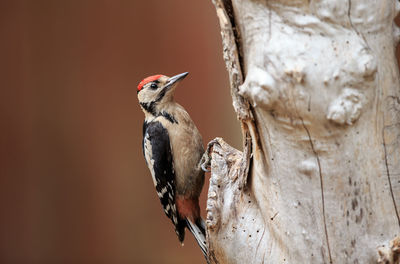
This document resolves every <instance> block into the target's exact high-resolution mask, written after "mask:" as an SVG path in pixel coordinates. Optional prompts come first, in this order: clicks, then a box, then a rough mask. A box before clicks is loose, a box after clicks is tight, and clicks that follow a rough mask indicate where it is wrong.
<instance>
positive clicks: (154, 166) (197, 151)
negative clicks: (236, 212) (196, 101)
mask: <svg viewBox="0 0 400 264" xmlns="http://www.w3.org/2000/svg"><path fill="white" fill-rule="evenodd" d="M187 75H188V72H184V73H181V74H178V75H175V76H173V77H168V76H165V75H162V74H157V75H152V76H149V77H147V78H145V79H143V80H142V81H141V82H140V83H139V85H138V86H137V96H138V101H139V105H140V107H141V109H142V111H143V112H144V116H145V119H144V123H143V141H142V146H143V155H144V157H145V161H146V164H147V167H148V168H149V170H150V173H151V176H152V180H153V183H154V186H155V188H156V191H157V195H158V197H159V199H160V201H161V205H162V207H163V209H164V213H165V214H166V216H167V217H168V218H169V219H171V221H172V223H173V225H174V227H175V232H176V235H177V236H178V239H179V241H180V242H181V244H182V245H183V241H184V238H185V228H188V229H189V230H190V231H191V233H192V234H193V236H194V238H195V239H196V242H197V243H198V245H199V246H200V248H201V250H202V252H203V254H204V256H205V257H206V259H207V245H206V231H205V230H206V228H205V223H204V220H203V219H202V218H201V216H200V206H199V196H200V193H201V190H202V188H203V184H204V171H203V170H202V168H201V164H200V163H201V159H202V156H203V154H204V147H203V140H202V137H201V134H200V132H199V130H198V129H197V127H196V125H195V124H194V122H193V120H192V119H191V118H190V116H189V114H188V113H187V112H186V110H185V109H184V108H183V107H182V106H181V105H179V104H178V103H177V102H176V101H175V99H174V93H175V89H176V87H177V86H178V83H180V82H181V81H182V80H183V79H184V78H185V77H186V76H187Z"/></svg>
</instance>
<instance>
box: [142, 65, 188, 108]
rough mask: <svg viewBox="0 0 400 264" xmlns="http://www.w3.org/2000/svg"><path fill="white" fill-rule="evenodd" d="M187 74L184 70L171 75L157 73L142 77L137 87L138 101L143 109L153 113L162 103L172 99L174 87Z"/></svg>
mask: <svg viewBox="0 0 400 264" xmlns="http://www.w3.org/2000/svg"><path fill="white" fill-rule="evenodd" d="M188 74H189V73H188V72H184V73H181V74H178V75H175V76H173V77H168V76H165V75H162V74H158V75H153V76H149V77H147V78H145V79H143V80H142V81H141V82H140V83H139V85H138V87H137V95H138V99H139V103H140V105H141V107H142V108H143V110H145V111H147V112H149V113H151V114H153V115H155V113H157V112H159V109H160V108H162V105H164V104H166V103H169V102H171V101H173V98H174V91H175V88H176V87H177V85H178V83H179V81H181V80H182V79H183V78H185V77H186V76H187V75H188Z"/></svg>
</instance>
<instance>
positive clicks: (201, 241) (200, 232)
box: [186, 218, 208, 263]
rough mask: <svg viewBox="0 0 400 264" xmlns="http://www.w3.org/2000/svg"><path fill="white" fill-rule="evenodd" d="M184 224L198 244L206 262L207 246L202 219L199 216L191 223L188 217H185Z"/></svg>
mask: <svg viewBox="0 0 400 264" xmlns="http://www.w3.org/2000/svg"><path fill="white" fill-rule="evenodd" d="M186 224H187V227H188V229H189V230H190V232H191V233H192V234H193V236H194V238H195V239H196V242H197V244H198V245H199V247H200V249H201V251H202V252H203V255H204V257H205V258H206V260H207V263H208V248H207V242H206V230H205V223H204V220H203V219H201V218H199V219H198V220H196V223H193V222H192V221H191V220H190V219H189V218H186Z"/></svg>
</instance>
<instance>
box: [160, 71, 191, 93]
mask: <svg viewBox="0 0 400 264" xmlns="http://www.w3.org/2000/svg"><path fill="white" fill-rule="evenodd" d="M188 74H189V73H188V72H184V73H181V74H177V75H175V76H173V77H171V78H169V79H168V81H167V83H166V85H165V88H167V89H170V88H172V87H173V86H174V84H175V83H177V82H179V81H182V80H183V79H184V78H185V77H186V76H187V75H188Z"/></svg>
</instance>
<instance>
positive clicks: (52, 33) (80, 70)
mask: <svg viewBox="0 0 400 264" xmlns="http://www.w3.org/2000/svg"><path fill="white" fill-rule="evenodd" d="M0 36H1V37H0V39H1V41H0V55H1V56H0V58H1V62H2V63H0V65H1V66H0V79H1V84H2V87H1V90H0V91H1V95H0V98H1V104H0V118H1V119H0V120H1V132H0V141H1V145H0V146H1V148H0V158H1V166H0V170H1V177H0V208H1V211H0V212H1V214H0V263H116V264H119V263H204V258H203V256H202V254H201V251H200V250H199V249H198V247H197V245H196V244H195V242H194V240H193V238H192V237H191V235H190V234H188V233H187V236H186V241H185V246H184V247H183V248H182V247H181V245H180V243H179V242H178V239H177V237H176V235H175V233H174V230H173V226H172V224H171V223H170V221H169V219H167V218H166V217H165V215H164V213H163V211H162V209H161V205H160V202H159V200H158V198H157V195H156V192H155V190H154V187H153V183H152V180H151V176H150V173H149V171H148V169H147V167H145V161H144V158H143V156H142V149H141V140H142V122H143V113H142V112H141V110H140V108H139V106H138V103H137V98H136V86H137V84H138V83H139V81H140V80H142V79H143V78H144V77H146V76H148V75H153V74H157V73H162V74H166V75H169V76H172V75H174V74H178V73H181V72H184V71H189V72H190V75H189V76H188V78H186V79H185V80H184V81H183V82H182V83H181V85H180V86H179V87H178V89H177V95H176V98H177V100H178V101H179V102H180V103H181V104H182V105H183V106H184V107H186V109H187V110H188V112H189V113H190V114H191V116H192V118H193V120H194V121H195V122H196V124H197V126H198V128H199V130H200V131H201V132H202V135H203V140H204V143H205V144H206V143H207V142H208V141H209V140H211V139H213V138H214V137H216V136H222V137H224V138H225V139H226V140H227V141H228V142H230V143H232V144H233V145H234V146H236V147H238V148H239V147H240V146H241V139H240V137H241V134H240V128H239V125H238V123H237V121H236V117H235V114H234V112H233V108H232V106H231V99H230V93H229V86H228V76H227V73H226V71H225V66H224V62H223V59H222V47H221V39H220V33H219V25H218V21H217V18H216V15H215V9H214V7H213V5H212V3H211V1H208V0H206V1H185V0H174V1H172V0H168V1H159V0H147V1H133V0H109V1H103V0H84V1H83V0H68V1H62V0H30V1H28V0H27V1H20V0H18V1H11V0H9V1H0ZM206 181H208V175H207V180H206ZM205 187H206V188H207V186H205ZM205 196H206V192H205V191H204V192H203V200H202V210H203V212H202V213H203V215H205V206H206V205H205Z"/></svg>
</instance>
